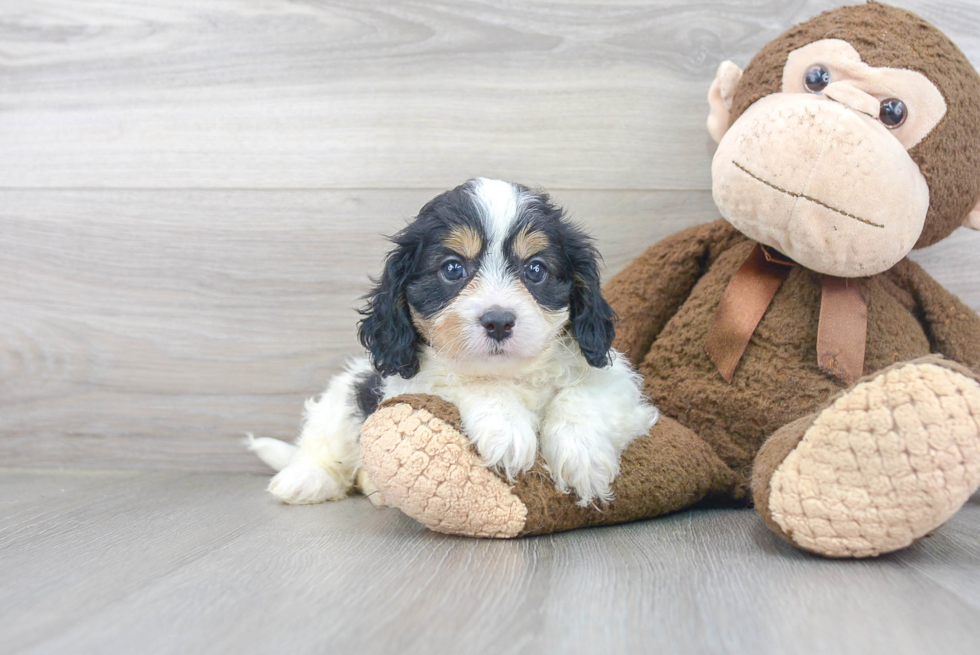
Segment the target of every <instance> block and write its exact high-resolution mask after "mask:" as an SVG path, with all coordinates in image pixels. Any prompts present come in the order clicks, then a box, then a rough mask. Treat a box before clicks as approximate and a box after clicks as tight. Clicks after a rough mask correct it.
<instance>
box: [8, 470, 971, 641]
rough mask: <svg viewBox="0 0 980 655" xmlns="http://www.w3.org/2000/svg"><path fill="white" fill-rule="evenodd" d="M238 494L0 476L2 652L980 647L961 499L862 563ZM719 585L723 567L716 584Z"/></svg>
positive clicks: (724, 529) (775, 542)
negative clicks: (460, 522)
mask: <svg viewBox="0 0 980 655" xmlns="http://www.w3.org/2000/svg"><path fill="white" fill-rule="evenodd" d="M263 483H264V480H263V478H261V477H258V476H248V475H241V474H238V475H229V474H226V475H220V474H213V473H212V474H193V473H178V472H168V473H163V472H156V473H134V472H113V473H96V472H72V471H64V472H55V471H24V470H20V471H18V470H15V469H4V470H0V491H2V493H0V607H3V608H4V611H3V612H2V613H0V641H2V643H3V648H2V649H3V652H4V653H10V654H11V655H14V654H21V653H24V654H27V653H32V654H41V653H59V654H60V653H69V652H70V653H78V654H84V653H99V654H101V653H124V652H138V653H141V654H146V655H152V654H155V653H177V652H183V653H192V652H193V653H217V652H220V653H232V652H234V653H270V652H283V653H292V654H294V655H303V654H306V653H311V654H313V653H324V652H358V653H364V654H365V655H371V654H373V653H394V652H398V653H406V654H415V653H420V654H426V655H433V654H438V653H459V652H466V653H474V654H481V653H487V654H493V655H508V654H511V653H513V654H518V653H541V652H561V653H620V652H650V651H651V649H653V650H655V651H656V652H665V653H705V652H707V653H721V652H724V653H752V654H753V655H765V654H768V653H773V654H780V655H782V654H783V653H800V654H809V653H814V654H823V653H841V654H850V653H854V654H856V655H867V653H886V652H887V653H895V654H896V655H901V654H906V653H908V654H915V655H919V654H921V653H930V652H936V653H944V655H960V654H966V653H974V652H976V643H977V639H980V620H978V619H980V598H978V596H977V589H980V546H978V544H980V497H977V498H975V499H974V500H973V501H971V502H970V503H969V504H968V505H967V506H966V507H965V508H964V509H963V510H962V511H961V512H960V513H959V514H957V515H956V516H955V517H954V518H953V519H952V520H951V521H950V522H949V524H947V525H946V526H944V527H943V528H941V529H940V530H938V531H937V532H936V533H935V534H933V535H932V537H931V538H928V539H925V540H923V541H922V542H920V543H919V544H917V545H915V546H914V547H912V548H910V549H908V550H906V551H903V552H902V553H899V554H897V555H893V556H889V557H884V558H881V559H878V560H871V561H865V562H861V563H855V562H847V561H844V562H841V561H832V560H823V559H818V558H815V557H811V556H808V555H806V554H805V553H802V552H800V551H797V550H794V549H793V548H791V547H789V546H788V545H787V544H785V543H784V542H782V541H780V540H779V539H778V538H776V537H775V536H774V535H773V534H772V533H770V532H769V531H768V530H767V529H766V528H765V527H764V526H763V524H762V522H761V521H760V520H759V519H758V517H757V516H756V515H755V513H754V512H752V511H751V510H704V511H695V512H687V513H683V514H679V515H675V516H669V517H664V518H661V519H657V520H654V521H646V522H640V523H635V524H631V525H623V526H615V527H608V528H599V529H594V530H581V531H576V532H571V533H566V534H562V535H554V536H549V537H539V538H530V539H522V540H519V541H511V542H491V541H478V540H471V539H459V538H452V537H445V536H442V535H437V534H435V533H431V532H428V531H425V530H424V529H422V528H421V527H420V526H419V525H418V524H417V523H415V522H414V521H412V520H410V519H408V518H407V517H405V516H404V515H402V514H401V513H399V512H397V511H396V510H393V509H384V510H375V509H374V508H372V507H371V506H370V504H369V503H368V502H367V501H366V500H365V499H364V498H358V499H351V500H347V501H342V502H339V503H332V504H327V505H319V506H306V507H284V506H281V505H277V504H275V503H274V502H272V501H271V499H270V498H268V497H267V496H266V495H265V494H264V493H263V492H262V486H263ZM735 563H737V565H736V564H735Z"/></svg>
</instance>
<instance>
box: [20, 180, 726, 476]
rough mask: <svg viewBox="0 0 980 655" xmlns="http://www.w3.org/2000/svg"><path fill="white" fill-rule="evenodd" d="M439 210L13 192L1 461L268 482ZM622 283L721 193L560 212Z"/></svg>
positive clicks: (640, 196) (369, 196)
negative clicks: (394, 266)
mask: <svg viewBox="0 0 980 655" xmlns="http://www.w3.org/2000/svg"><path fill="white" fill-rule="evenodd" d="M435 193H436V190H424V191H418V190H415V191H356V190H355V191H345V192H246V191H167V192H147V191H57V192H56V191H0V240H2V241H3V243H4V244H5V247H4V248H3V249H0V279H3V280H4V284H3V285H2V286H0V315H2V316H4V320H3V321H0V343H3V344H4V346H3V347H2V348H0V407H2V411H0V434H3V435H4V438H3V439H0V459H2V461H4V462H6V463H7V464H8V465H28V464H31V465H33V464H44V465H53V466H58V465H59V464H61V463H63V462H72V463H73V465H76V466H94V467H109V466H135V467H174V466H176V467H181V468H198V469H203V470H211V469H228V470H253V471H262V470H264V469H263V468H262V467H261V466H259V464H258V463H257V462H256V461H254V458H253V457H252V456H251V455H249V454H247V453H245V452H244V451H243V449H242V447H241V444H240V440H241V438H242V435H243V433H244V432H246V431H255V432H257V433H260V434H269V435H277V436H281V437H284V438H289V437H290V436H291V435H292V434H293V433H294V432H295V431H296V429H297V428H298V425H299V420H300V409H301V406H302V401H303V399H304V398H306V397H309V396H311V395H313V394H315V393H318V392H319V391H321V390H322V389H323V388H324V386H325V384H326V382H327V380H328V379H329V377H330V376H331V375H333V374H335V373H336V372H338V371H339V370H340V367H341V366H342V365H343V362H344V361H345V360H346V358H347V357H349V356H350V355H353V354H357V353H360V352H361V349H360V347H359V346H358V345H357V342H356V338H355V324H356V321H357V314H356V313H355V311H354V308H355V307H357V306H358V305H359V301H358V297H359V296H361V295H362V294H363V293H364V292H365V291H367V288H368V276H369V274H371V275H374V274H377V273H378V272H379V269H380V265H381V260H382V255H383V252H384V251H385V249H386V244H385V241H384V239H383V238H382V237H381V236H380V235H381V234H382V233H388V234H390V233H392V232H394V231H396V230H397V229H399V227H400V226H402V225H403V224H404V221H405V219H406V218H408V217H410V216H412V215H413V214H414V213H415V212H416V211H417V210H418V208H419V207H421V205H422V204H423V203H424V202H425V201H426V200H428V199H429V198H430V197H431V196H432V195H434V194H435ZM561 200H562V201H564V202H566V204H568V205H569V207H570V209H571V211H572V213H573V215H574V216H575V218H576V219H578V220H580V221H581V222H582V223H584V224H586V225H588V226H589V227H590V229H592V230H593V231H594V232H595V234H596V235H597V236H598V238H599V240H600V244H601V245H602V247H603V250H604V252H605V254H606V261H607V263H608V265H609V266H610V267H611V268H612V269H613V270H617V269H618V268H619V267H621V266H623V265H624V264H625V263H626V262H627V261H628V260H629V259H631V258H632V257H633V256H635V255H636V254H637V253H638V252H639V251H640V250H642V249H643V248H644V247H646V244H649V243H653V242H654V241H655V240H656V239H658V238H660V237H661V236H663V235H665V234H668V233H670V232H673V231H676V230H677V229H680V228H682V227H684V226H686V225H688V224H691V223H692V222H701V221H704V220H713V218H714V212H715V210H714V207H713V205H712V203H711V198H710V194H707V193H705V192H643V193H640V192H605V193H603V192H598V193H592V192H571V191H569V192H564V193H563V194H562V196H561Z"/></svg>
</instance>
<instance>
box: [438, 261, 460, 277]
mask: <svg viewBox="0 0 980 655" xmlns="http://www.w3.org/2000/svg"><path fill="white" fill-rule="evenodd" d="M439 274H440V275H441V276H442V279H444V280H445V281H446V282H459V281H460V280H462V279H463V278H464V277H466V267H465V266H463V262H461V261H459V260H458V259H450V260H448V261H445V262H443V264H442V268H441V269H439Z"/></svg>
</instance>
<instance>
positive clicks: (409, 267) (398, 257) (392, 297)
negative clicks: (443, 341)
mask: <svg viewBox="0 0 980 655" xmlns="http://www.w3.org/2000/svg"><path fill="white" fill-rule="evenodd" d="M392 241H394V243H395V244H396V247H395V249H394V250H392V251H391V252H390V253H388V256H387V257H385V264H384V270H383V271H382V273H381V278H380V279H378V280H376V281H375V286H374V288H373V289H372V290H371V292H370V293H368V294H367V295H366V296H365V299H366V300H367V305H366V306H365V307H364V308H363V309H361V310H360V313H361V316H363V317H364V318H362V319H361V321H360V323H358V326H357V336H358V339H360V341H361V345H363V346H364V347H365V348H367V350H368V352H369V353H371V361H372V362H373V363H374V368H375V369H377V370H378V372H379V373H381V374H382V375H384V376H389V375H395V374H398V375H400V376H402V377H403V378H410V377H412V376H413V375H415V374H416V373H418V372H419V356H418V343H419V340H420V337H419V333H418V331H417V330H416V329H415V325H414V324H413V323H412V316H411V314H410V313H409V309H408V301H407V300H406V299H405V286H406V285H407V284H408V281H409V279H410V278H411V276H412V273H413V272H414V271H415V269H416V267H417V265H418V263H419V260H420V259H421V256H422V246H423V243H422V240H421V239H419V238H413V235H411V234H410V230H409V228H406V229H405V230H403V231H402V232H400V233H399V234H397V235H395V237H394V238H393V239H392Z"/></svg>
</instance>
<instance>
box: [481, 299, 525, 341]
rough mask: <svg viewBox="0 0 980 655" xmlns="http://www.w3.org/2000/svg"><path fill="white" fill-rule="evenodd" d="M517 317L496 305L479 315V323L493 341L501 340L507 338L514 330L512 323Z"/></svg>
mask: <svg viewBox="0 0 980 655" xmlns="http://www.w3.org/2000/svg"><path fill="white" fill-rule="evenodd" d="M516 321H517V317H516V316H514V312H510V311H507V310H506V309H503V308H502V307H497V306H496V305H495V306H493V307H491V308H490V309H488V310H487V311H486V312H485V313H484V314H483V316H481V317H480V325H482V326H483V329H484V330H486V332H487V336H488V337H490V338H491V339H493V340H494V341H503V340H504V339H506V338H508V337H509V336H510V335H511V333H512V332H513V330H514V323H515V322H516Z"/></svg>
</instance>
